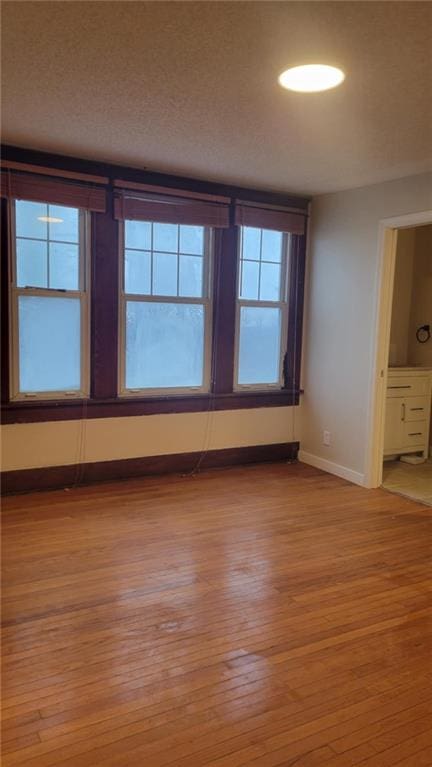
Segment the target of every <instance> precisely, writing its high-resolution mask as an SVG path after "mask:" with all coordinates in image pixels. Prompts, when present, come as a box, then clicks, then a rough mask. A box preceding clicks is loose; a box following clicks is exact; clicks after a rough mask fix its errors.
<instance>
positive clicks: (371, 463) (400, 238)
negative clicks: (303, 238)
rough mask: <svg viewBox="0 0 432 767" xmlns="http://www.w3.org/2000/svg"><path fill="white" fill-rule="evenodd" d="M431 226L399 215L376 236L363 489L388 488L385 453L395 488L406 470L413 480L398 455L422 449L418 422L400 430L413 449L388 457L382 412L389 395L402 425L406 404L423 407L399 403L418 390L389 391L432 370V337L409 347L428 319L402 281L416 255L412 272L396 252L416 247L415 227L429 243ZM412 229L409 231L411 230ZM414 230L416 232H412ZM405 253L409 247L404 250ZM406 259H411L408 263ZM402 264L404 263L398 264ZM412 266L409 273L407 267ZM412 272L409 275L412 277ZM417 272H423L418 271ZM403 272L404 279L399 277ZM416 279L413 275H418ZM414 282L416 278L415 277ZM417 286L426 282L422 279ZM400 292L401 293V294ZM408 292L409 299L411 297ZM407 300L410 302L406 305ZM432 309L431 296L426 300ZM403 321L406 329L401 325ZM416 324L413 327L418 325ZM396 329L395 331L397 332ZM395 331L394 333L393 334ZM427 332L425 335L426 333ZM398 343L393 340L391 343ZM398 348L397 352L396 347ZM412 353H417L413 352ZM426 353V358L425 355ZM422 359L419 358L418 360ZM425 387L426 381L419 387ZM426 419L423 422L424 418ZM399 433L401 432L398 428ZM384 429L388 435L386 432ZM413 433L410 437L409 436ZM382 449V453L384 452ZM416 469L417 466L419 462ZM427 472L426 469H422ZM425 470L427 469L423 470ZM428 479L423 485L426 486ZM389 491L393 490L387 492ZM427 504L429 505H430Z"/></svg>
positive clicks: (423, 216) (430, 217)
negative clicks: (421, 318) (398, 308)
mask: <svg viewBox="0 0 432 767" xmlns="http://www.w3.org/2000/svg"><path fill="white" fill-rule="evenodd" d="M431 225H432V211H424V212H422V213H416V214H408V215H406V216H399V217H397V218H394V219H386V220H384V221H382V222H381V224H380V237H379V260H378V264H379V270H378V274H377V291H376V296H377V300H376V323H375V338H374V348H373V352H374V360H375V364H374V370H373V375H372V379H371V386H370V407H369V439H368V450H367V466H366V484H367V486H368V487H379V486H381V485H382V483H383V479H384V482H385V483H387V485H388V484H389V482H391V481H392V480H390V479H389V474H390V472H389V471H388V469H389V468H391V466H390V464H389V463H388V460H386V466H385V468H384V461H383V458H384V453H385V452H387V455H386V459H391V458H392V457H393V459H394V461H395V462H396V461H397V464H396V463H394V464H393V469H398V470H400V471H399V474H398V476H397V477H396V476H395V475H394V476H393V479H394V481H395V484H397V483H398V482H399V483H403V482H404V481H405V480H404V476H402V475H406V471H407V470H408V477H412V476H413V472H412V471H411V473H410V472H409V469H411V468H412V466H413V465H415V463H414V464H409V463H408V464H406V465H405V466H404V465H403V463H404V462H401V461H400V458H401V456H402V455H404V448H406V447H408V453H407V454H409V455H413V456H417V457H419V458H421V454H420V450H416V449H414V448H417V447H420V444H419V445H417V444H416V441H418V442H419V441H420V437H419V436H418V435H419V432H420V433H421V431H422V430H423V428H424V424H423V422H422V426H421V427H420V426H419V427H418V428H417V427H416V428H415V429H414V428H413V429H412V430H411V427H408V426H403V428H404V429H405V441H406V440H409V441H412V444H411V445H408V446H407V445H405V444H402V443H401V444H400V445H399V444H397V443H396V442H395V444H394V445H393V447H395V448H397V450H399V449H401V451H402V452H401V453H400V454H399V453H398V452H395V454H394V455H393V456H392V454H391V452H390V448H391V446H392V439H393V441H394V433H393V436H392V438H391V439H390V443H389V441H388V439H389V428H390V430H391V428H392V426H391V424H390V425H389V421H388V420H387V423H386V411H387V407H386V405H387V403H388V401H389V400H388V394H389V393H393V394H394V395H395V397H394V398H395V399H398V402H397V403H396V402H392V403H391V405H390V407H391V408H392V409H393V413H396V412H399V413H400V418H401V419H404V420H403V423H405V421H406V407H407V405H409V404H411V405H412V406H413V407H421V406H422V405H424V401H418V402H411V403H409V402H408V401H406V402H405V403H404V402H403V397H402V396H401V395H403V394H407V393H409V394H412V395H413V396H414V395H416V394H417V391H416V389H415V388H414V389H413V388H410V389H408V388H405V389H403V388H399V389H396V388H395V389H390V390H389V386H395V387H408V386H412V383H410V382H409V381H407V380H406V379H405V380H399V379H400V378H401V376H402V377H403V376H405V375H408V374H409V370H408V368H413V370H412V372H413V375H417V376H418V375H419V372H418V371H419V370H421V369H422V368H423V369H424V372H425V374H426V372H427V371H426V368H428V367H432V365H428V362H427V361H428V359H429V357H428V356H427V355H428V354H430V355H432V338H430V339H427V342H425V343H424V344H423V345H422V354H421V355H420V357H419V355H418V354H417V351H418V349H417V348H415V346H413V343H412V333H413V331H414V332H416V331H417V330H418V329H419V328H420V327H421V326H422V325H428V324H431V323H430V322H428V320H427V318H426V319H425V320H424V321H423V322H421V321H420V322H419V320H418V312H417V308H418V307H417V305H418V303H419V301H418V298H417V296H415V298H414V301H413V300H412V298H413V296H412V285H411V288H408V287H407V283H406V279H407V274H409V275H410V279H411V281H413V280H414V258H415V256H412V257H411V261H410V267H407V264H406V263H405V264H402V266H401V264H398V260H399V259H398V243H399V250H400V248H401V247H402V248H403V245H404V244H405V246H406V247H405V249H406V250H407V247H408V244H409V243H410V242H411V244H412V243H414V242H415V238H416V234H417V231H418V230H419V228H421V229H422V232H421V236H420V239H424V240H425V241H427V235H428V234H430V232H428V233H426V234H425V232H426V230H425V229H424V228H423V227H430V226H431ZM410 230H413V231H410ZM414 230H415V231H414ZM408 249H409V248H408ZM430 259H431V261H432V252H431V253H430ZM408 260H409V259H408ZM401 263H402V262H401ZM411 267H412V268H411ZM404 268H405V274H404ZM410 268H411V272H410ZM418 268H419V269H421V267H420V266H419V267H418ZM401 271H402V275H401V274H400V272H401ZM416 274H417V271H416ZM416 279H418V276H417V278H416ZM420 282H422V283H423V282H424V281H422V280H420ZM422 287H424V284H422ZM402 288H403V289H402ZM395 289H396V296H395ZM410 289H411V294H410ZM398 290H399V291H401V290H402V293H403V294H404V297H403V300H404V301H405V304H404V303H403V302H402V305H401V306H402V311H401V315H400V316H398V317H397V318H396V323H395V324H393V327H392V315H393V313H394V312H393V310H394V300H395V299H397V291H398ZM408 295H410V300H408ZM430 300H431V304H430V306H432V295H431V297H430ZM419 311H420V313H423V314H426V315H427V317H430V313H431V309H430V308H429V310H428V311H426V310H425V309H424V308H423V309H421V307H420V308H419ZM404 319H405V324H404ZM416 323H417V324H416ZM395 325H396V327H395ZM397 328H398V329H397ZM425 332H426V331H425ZM420 338H421V339H422V338H423V337H422V334H420ZM395 339H396V340H395ZM415 344H418V345H419V342H418V340H417V339H416V341H415ZM398 346H399V348H397V347H398ZM414 349H415V353H414V351H413V350H414ZM426 350H427V354H426V353H425V352H426ZM422 355H423V356H422ZM394 376H398V380H396V381H393V380H390V379H391V378H392V377H394ZM423 383H424V382H423ZM419 396H424V393H423V392H420V393H419ZM420 416H422V417H423V416H424V413H423V414H422V413H421V411H420V410H414V412H411V411H410V413H409V415H408V423H411V420H410V419H411V418H418V419H420ZM423 420H424V419H423ZM393 427H394V429H393V432H395V430H396V431H397V428H398V427H397V425H396V426H395V425H394V424H393ZM401 428H402V427H401ZM386 430H387V431H386ZM428 430H429V424H428ZM411 432H412V435H413V436H411ZM403 441H404V440H402V442H403ZM385 447H386V451H385ZM423 457H427V455H426V456H425V455H424V451H423ZM417 465H418V466H420V465H421V464H420V463H418V464H417ZM426 468H427V465H426ZM423 470H425V469H423ZM427 481H428V480H427V479H426V483H427ZM404 487H405V488H406V489H408V490H409V488H408V487H407V485H404ZM388 489H391V488H388ZM392 489H393V490H394V492H401V493H403V494H408V493H406V492H404V490H403V488H402V487H399V489H396V487H394V488H392ZM431 494H432V488H431ZM429 502H432V500H431V501H429Z"/></svg>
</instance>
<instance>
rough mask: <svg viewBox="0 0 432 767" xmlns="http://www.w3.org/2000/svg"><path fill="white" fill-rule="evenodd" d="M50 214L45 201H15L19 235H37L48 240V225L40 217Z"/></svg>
mask: <svg viewBox="0 0 432 767" xmlns="http://www.w3.org/2000/svg"><path fill="white" fill-rule="evenodd" d="M47 216H48V205H45V203H43V202H28V201H27V200H16V201H15V223H16V233H17V236H18V237H36V238H38V239H40V240H46V239H47V236H48V225H47V223H46V221H40V220H39V218H41V217H42V218H43V217H45V218H46V217H47Z"/></svg>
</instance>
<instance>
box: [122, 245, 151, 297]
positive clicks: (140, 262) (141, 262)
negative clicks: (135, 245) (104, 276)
mask: <svg viewBox="0 0 432 767" xmlns="http://www.w3.org/2000/svg"><path fill="white" fill-rule="evenodd" d="M125 291H126V293H142V294H147V295H148V294H150V293H151V254H150V253H144V252H143V251H141V250H126V251H125Z"/></svg>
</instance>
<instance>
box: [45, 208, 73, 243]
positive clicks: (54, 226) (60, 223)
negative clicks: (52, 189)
mask: <svg viewBox="0 0 432 767" xmlns="http://www.w3.org/2000/svg"><path fill="white" fill-rule="evenodd" d="M48 216H49V218H50V219H55V220H52V221H49V222H48V234H49V239H50V240H62V242H78V240H79V234H78V232H79V228H78V208H67V207H66V206H65V205H48Z"/></svg>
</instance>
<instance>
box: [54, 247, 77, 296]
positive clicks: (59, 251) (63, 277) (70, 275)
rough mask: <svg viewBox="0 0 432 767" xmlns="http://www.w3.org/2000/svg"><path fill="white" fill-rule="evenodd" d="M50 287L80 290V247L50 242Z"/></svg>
mask: <svg viewBox="0 0 432 767" xmlns="http://www.w3.org/2000/svg"><path fill="white" fill-rule="evenodd" d="M49 267H50V273H49V287H50V288H57V289H61V290H79V254H78V245H72V244H71V245H66V244H64V243H61V242H50V247H49Z"/></svg>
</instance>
